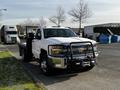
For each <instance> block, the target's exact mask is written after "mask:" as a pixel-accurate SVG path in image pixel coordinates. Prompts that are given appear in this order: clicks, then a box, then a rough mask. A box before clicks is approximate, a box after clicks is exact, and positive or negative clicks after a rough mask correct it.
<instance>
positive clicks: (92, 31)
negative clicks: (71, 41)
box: [84, 23, 120, 40]
mask: <svg viewBox="0 0 120 90" xmlns="http://www.w3.org/2000/svg"><path fill="white" fill-rule="evenodd" d="M100 34H105V35H112V34H114V35H120V23H106V24H98V25H91V26H85V27H84V37H87V38H90V39H93V40H97V38H98V37H99V35H100Z"/></svg>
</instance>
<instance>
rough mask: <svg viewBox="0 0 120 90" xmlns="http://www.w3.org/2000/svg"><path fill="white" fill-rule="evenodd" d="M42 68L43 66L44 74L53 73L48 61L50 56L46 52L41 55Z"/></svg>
mask: <svg viewBox="0 0 120 90" xmlns="http://www.w3.org/2000/svg"><path fill="white" fill-rule="evenodd" d="M40 58H41V59H40V61H39V63H40V68H41V71H42V73H43V74H44V75H47V76H49V75H52V68H51V67H50V65H49V63H48V57H47V55H46V54H41V55H40Z"/></svg>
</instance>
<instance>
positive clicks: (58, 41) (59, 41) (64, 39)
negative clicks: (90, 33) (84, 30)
mask: <svg viewBox="0 0 120 90" xmlns="http://www.w3.org/2000/svg"><path fill="white" fill-rule="evenodd" d="M47 41H48V42H49V44H63V43H71V42H86V41H89V42H91V43H92V44H96V41H94V40H90V39H87V38H80V37H51V38H48V39H47Z"/></svg>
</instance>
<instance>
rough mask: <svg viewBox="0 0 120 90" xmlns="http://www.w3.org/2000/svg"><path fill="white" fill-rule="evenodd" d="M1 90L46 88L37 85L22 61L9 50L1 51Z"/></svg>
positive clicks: (38, 89) (41, 89) (37, 89)
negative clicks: (16, 58)
mask: <svg viewBox="0 0 120 90" xmlns="http://www.w3.org/2000/svg"><path fill="white" fill-rule="evenodd" d="M0 90H44V88H42V87H37V86H36V85H35V84H34V82H33V80H32V79H31V77H30V76H29V75H28V74H27V73H26V72H25V70H24V68H23V67H22V65H21V63H20V62H19V61H17V60H15V59H13V57H12V56H11V54H10V53H9V52H8V51H3V52H0Z"/></svg>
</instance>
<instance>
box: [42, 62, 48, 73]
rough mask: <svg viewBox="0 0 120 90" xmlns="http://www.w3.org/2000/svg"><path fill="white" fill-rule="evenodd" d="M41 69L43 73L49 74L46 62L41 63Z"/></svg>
mask: <svg viewBox="0 0 120 90" xmlns="http://www.w3.org/2000/svg"><path fill="white" fill-rule="evenodd" d="M41 69H42V71H43V72H47V70H46V69H47V62H46V61H42V62H41Z"/></svg>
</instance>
